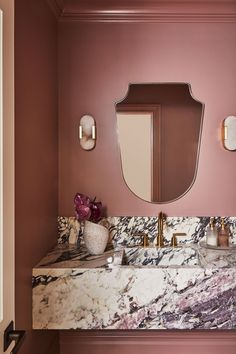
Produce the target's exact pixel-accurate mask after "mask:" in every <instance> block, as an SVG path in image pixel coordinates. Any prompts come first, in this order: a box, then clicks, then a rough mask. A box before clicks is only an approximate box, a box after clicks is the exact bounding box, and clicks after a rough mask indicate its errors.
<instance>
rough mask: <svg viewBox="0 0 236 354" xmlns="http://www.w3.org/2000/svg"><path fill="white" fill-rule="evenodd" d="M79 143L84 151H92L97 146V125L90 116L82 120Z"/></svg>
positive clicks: (83, 117) (85, 116)
mask: <svg viewBox="0 0 236 354" xmlns="http://www.w3.org/2000/svg"><path fill="white" fill-rule="evenodd" d="M79 141H80V146H81V148H82V149H83V150H88V151H89V150H92V149H94V148H95V146H96V123H95V119H94V118H93V117H92V116H90V115H84V116H82V117H81V118H80V125H79Z"/></svg>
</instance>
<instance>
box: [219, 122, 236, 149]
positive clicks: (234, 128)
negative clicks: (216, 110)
mask: <svg viewBox="0 0 236 354" xmlns="http://www.w3.org/2000/svg"><path fill="white" fill-rule="evenodd" d="M222 140H223V146H224V148H225V149H226V150H229V151H235V150H236V116H229V117H227V118H225V119H224V121H223V128H222Z"/></svg>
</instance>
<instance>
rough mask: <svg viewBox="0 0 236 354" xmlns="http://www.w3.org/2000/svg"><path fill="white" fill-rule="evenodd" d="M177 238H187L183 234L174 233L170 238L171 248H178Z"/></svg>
mask: <svg viewBox="0 0 236 354" xmlns="http://www.w3.org/2000/svg"><path fill="white" fill-rule="evenodd" d="M178 236H187V234H186V233H184V232H176V233H174V234H173V236H172V238H171V243H170V244H171V246H172V247H177V246H178V242H177V237H178Z"/></svg>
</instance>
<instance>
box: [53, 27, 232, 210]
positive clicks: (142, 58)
mask: <svg viewBox="0 0 236 354" xmlns="http://www.w3.org/2000/svg"><path fill="white" fill-rule="evenodd" d="M59 31H60V32H59V61H60V63H59V68H60V71H59V80H60V81H59V94H60V96H59V102H60V105H59V214H61V215H73V212H74V211H73V203H72V200H73V196H74V194H75V193H76V192H77V191H80V192H84V193H86V194H88V195H90V196H95V195H96V196H97V197H98V198H100V199H101V200H102V201H103V202H104V203H105V204H106V205H107V212H108V214H109V215H156V214H157V213H158V212H159V211H160V210H163V211H165V212H166V213H167V214H168V215H183V216H184V215H193V216H194V215H236V202H235V200H236V188H234V185H235V182H234V181H235V178H236V165H235V156H236V155H235V153H232V152H227V151H225V150H223V148H222V145H221V143H220V137H219V133H220V131H219V129H220V125H221V121H222V119H224V118H225V117H226V116H227V115H230V114H236V103H235V102H236V101H235V91H236V65H235V55H236V41H235V36H236V35H235V33H236V24H234V23H176V24H171V23H162V24H161V23H156V24H150V23H143V24H137V23H131V24H127V23H120V24H117V23H84V24H83V23H75V22H72V23H69V22H68V23H67V22H64V23H60V29H59ZM168 81H170V82H189V83H190V84H191V86H192V90H193V94H194V96H195V97H196V98H197V99H199V100H200V101H201V102H203V103H205V114H204V122H203V133H202V143H201V151H200V159H199V168H198V174H197V178H196V181H195V184H194V186H193V187H192V189H191V190H190V191H189V192H188V193H187V194H186V195H185V196H184V197H183V198H181V199H179V200H178V201H176V202H173V203H169V204H163V205H153V204H149V203H147V202H144V201H141V200H139V199H137V198H136V197H135V196H134V195H132V193H131V192H130V191H129V190H128V188H127V187H126V185H125V183H124V181H123V179H122V173H121V165H120V158H119V147H118V143H117V135H116V116H115V110H114V103H115V102H116V101H118V100H120V99H121V98H123V97H124V95H125V93H126V91H127V87H128V83H129V82H133V83H135V82H136V83H138V82H168ZM85 113H89V114H92V115H94V117H95V119H96V121H97V129H98V141H97V147H96V149H95V150H94V151H92V152H85V151H82V150H81V149H80V147H79V143H78V139H77V136H78V123H79V119H80V117H81V116H82V115H83V114H85Z"/></svg>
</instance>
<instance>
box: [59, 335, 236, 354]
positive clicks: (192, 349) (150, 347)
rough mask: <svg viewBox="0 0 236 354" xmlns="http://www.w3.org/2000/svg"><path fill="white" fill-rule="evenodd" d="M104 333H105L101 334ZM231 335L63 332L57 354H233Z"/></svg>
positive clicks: (234, 346)
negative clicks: (58, 353)
mask: <svg viewBox="0 0 236 354" xmlns="http://www.w3.org/2000/svg"><path fill="white" fill-rule="evenodd" d="M104 332H105V333H104ZM235 348H236V339H235V336H234V334H233V333H232V332H231V333H229V332H227V331H218V332H217V335H216V333H213V332H210V331H209V332H208V331H195V332H191V331H188V332H186V331H185V332H184V333H183V332H182V331H179V332H176V331H142V330H141V331H139V332H137V331H123V332H122V331H80V332H77V333H76V332H73V331H67V332H66V331H64V332H62V333H61V335H60V350H61V351H60V354H68V353H69V354H80V353H81V354H110V353H113V354H121V353H122V354H144V353H145V354H189V353H192V354H199V353H201V354H223V353H224V354H235Z"/></svg>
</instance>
